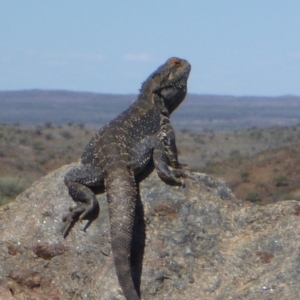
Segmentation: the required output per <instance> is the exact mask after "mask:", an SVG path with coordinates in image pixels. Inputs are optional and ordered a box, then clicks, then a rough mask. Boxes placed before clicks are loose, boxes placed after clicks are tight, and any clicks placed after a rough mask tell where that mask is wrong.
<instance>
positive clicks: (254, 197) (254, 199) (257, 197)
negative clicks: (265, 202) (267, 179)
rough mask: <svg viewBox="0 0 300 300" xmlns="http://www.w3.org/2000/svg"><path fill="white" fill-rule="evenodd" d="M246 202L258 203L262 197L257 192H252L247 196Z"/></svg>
mask: <svg viewBox="0 0 300 300" xmlns="http://www.w3.org/2000/svg"><path fill="white" fill-rule="evenodd" d="M246 200H248V201H251V202H257V201H259V200H261V197H260V195H259V193H258V192H256V191H250V192H249V193H248V194H247V195H246Z"/></svg>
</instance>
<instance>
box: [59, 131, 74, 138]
mask: <svg viewBox="0 0 300 300" xmlns="http://www.w3.org/2000/svg"><path fill="white" fill-rule="evenodd" d="M60 135H61V136H62V137H63V138H65V139H66V140H69V139H71V138H72V137H73V136H72V133H71V132H70V131H68V130H63V131H61V132H60Z"/></svg>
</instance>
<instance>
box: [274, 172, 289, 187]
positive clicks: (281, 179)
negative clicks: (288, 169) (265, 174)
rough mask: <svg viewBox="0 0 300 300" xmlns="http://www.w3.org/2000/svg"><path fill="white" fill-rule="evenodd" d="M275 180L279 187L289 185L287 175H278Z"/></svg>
mask: <svg viewBox="0 0 300 300" xmlns="http://www.w3.org/2000/svg"><path fill="white" fill-rule="evenodd" d="M274 182H275V185H276V186H277V187H279V186H287V185H288V181H287V177H286V176H285V175H282V174H280V175H278V176H276V177H275V178H274Z"/></svg>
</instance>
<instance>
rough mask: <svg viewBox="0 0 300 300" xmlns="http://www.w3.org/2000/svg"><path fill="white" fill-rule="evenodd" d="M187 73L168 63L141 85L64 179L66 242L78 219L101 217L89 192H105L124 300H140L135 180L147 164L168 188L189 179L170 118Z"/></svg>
mask: <svg viewBox="0 0 300 300" xmlns="http://www.w3.org/2000/svg"><path fill="white" fill-rule="evenodd" d="M190 70H191V65H190V64H189V62H188V61H187V60H184V59H180V58H177V57H172V58H170V59H168V60H167V61H166V62H165V63H164V64H163V65H161V66H160V67H159V68H158V69H157V70H156V71H154V72H153V73H152V74H151V75H150V76H149V77H148V78H147V80H146V81H144V82H143V83H142V86H141V89H140V93H139V95H138V97H137V100H136V101H135V102H134V103H133V104H132V105H131V106H130V107H129V108H128V109H127V110H125V111H124V112H123V113H122V114H120V115H119V116H118V117H116V118H115V119H114V120H112V121H111V122H110V123H108V124H107V125H105V126H104V127H103V128H102V129H100V130H99V131H97V132H96V133H95V135H94V136H93V137H92V139H91V140H90V142H89V143H88V145H87V146H86V148H85V150H84V151H83V153H82V155H81V158H80V160H79V166H78V167H74V168H73V169H71V170H70V171H69V172H68V173H67V174H66V175H65V177H64V183H65V185H66V186H67V188H68V192H69V195H70V196H71V197H72V199H73V200H74V201H75V202H76V204H77V205H76V206H75V207H74V208H70V212H69V213H68V214H67V215H66V216H65V217H64V218H63V222H64V229H63V235H64V237H66V236H67V234H68V232H69V230H70V229H71V228H72V227H73V225H74V224H75V223H76V222H77V221H78V220H83V219H88V216H89V215H90V214H91V213H92V212H93V211H97V210H98V212H99V203H98V200H97V198H96V195H95V193H94V192H93V188H95V187H103V188H105V191H106V197H107V202H108V210H109V219H110V232H111V248H112V255H113V261H114V266H115V270H116V273H117V277H118V280H119V284H120V287H121V289H122V291H123V293H124V295H125V298H126V299H127V300H140V296H139V295H138V292H137V290H136V288H135V286H134V283H133V279H132V275H131V267H130V253H131V242H132V231H133V221H134V214H135V207H136V201H137V200H136V199H137V182H136V177H137V176H138V175H139V174H141V173H142V172H143V171H144V170H146V169H147V168H150V166H151V165H152V169H153V168H155V169H156V171H157V173H158V175H159V177H160V178H161V179H162V180H163V181H165V182H166V183H168V184H171V185H177V186H184V182H185V179H184V178H185V177H188V176H187V175H186V171H185V170H186V169H185V166H184V165H182V164H180V163H179V162H178V154H177V148H176V141H175V133H174V130H173V128H172V125H171V122H170V114H171V113H172V112H173V111H174V110H175V109H176V108H177V107H178V106H179V104H180V103H181V102H182V101H183V100H184V98H185V96H186V93H187V80H188V77H189V73H190Z"/></svg>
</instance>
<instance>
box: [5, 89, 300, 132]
mask: <svg viewBox="0 0 300 300" xmlns="http://www.w3.org/2000/svg"><path fill="white" fill-rule="evenodd" d="M135 99H136V95H133V94H128V95H117V94H99V93H88V92H72V91H56V90H50V91H48V90H26V91H2V92H0V123H5V124H16V123H18V124H22V125H35V124H44V123H46V122H48V123H49V122H50V123H52V124H53V125H60V124H67V123H73V124H85V125H87V126H91V127H100V126H103V125H104V124H106V123H108V122H109V121H110V120H111V119H112V118H113V117H115V116H116V115H118V114H119V113H120V112H122V111H123V110H125V109H126V108H127V107H128V106H129V105H130V104H131V103H132V102H133V101H134V100H135ZM299 117H300V97H299V96H281V97H237V96H218V95H194V94H189V95H188V96H187V99H186V100H185V102H184V103H183V104H182V105H181V106H180V107H179V109H178V110H177V111H176V112H175V113H174V116H173V117H172V118H173V120H174V122H173V124H174V127H175V129H177V130H188V131H193V132H202V131H206V130H216V131H231V130H239V129H246V128H249V127H254V126H256V127H270V126H274V125H279V126H288V125H294V124H297V123H298V122H299Z"/></svg>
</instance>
